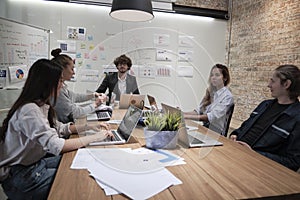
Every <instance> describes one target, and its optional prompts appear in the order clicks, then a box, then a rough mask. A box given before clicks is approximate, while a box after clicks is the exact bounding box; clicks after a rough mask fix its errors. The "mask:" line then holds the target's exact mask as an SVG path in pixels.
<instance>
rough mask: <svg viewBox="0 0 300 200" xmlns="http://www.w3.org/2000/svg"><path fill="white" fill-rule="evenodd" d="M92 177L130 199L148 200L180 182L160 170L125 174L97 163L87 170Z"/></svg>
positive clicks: (163, 169)
mask: <svg viewBox="0 0 300 200" xmlns="http://www.w3.org/2000/svg"><path fill="white" fill-rule="evenodd" d="M88 170H89V171H90V173H91V175H92V176H93V177H95V178H96V179H99V180H101V182H103V183H105V184H106V185H108V186H110V187H112V188H113V189H115V190H117V191H119V192H121V193H123V194H125V195H126V196H128V197H130V198H132V199H148V198H150V197H152V196H154V195H156V194H158V193H159V192H161V191H163V190H165V189H167V188H168V187H170V186H172V185H178V184H181V183H182V182H181V181H180V180H179V179H177V178H176V177H175V176H174V175H173V174H171V173H170V172H169V171H168V170H167V169H165V168H162V169H160V170H157V171H152V172H148V173H125V172H121V171H117V170H114V169H112V168H109V167H107V166H105V165H103V164H102V163H100V162H98V163H95V164H94V165H91V166H89V169H88Z"/></svg>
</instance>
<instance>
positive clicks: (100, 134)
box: [93, 130, 114, 141]
mask: <svg viewBox="0 0 300 200" xmlns="http://www.w3.org/2000/svg"><path fill="white" fill-rule="evenodd" d="M93 137H94V141H102V140H105V139H106V138H113V137H114V135H113V134H112V132H111V131H107V130H105V131H99V132H97V133H96V134H95V135H93Z"/></svg>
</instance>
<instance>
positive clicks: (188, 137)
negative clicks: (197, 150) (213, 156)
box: [161, 103, 223, 147]
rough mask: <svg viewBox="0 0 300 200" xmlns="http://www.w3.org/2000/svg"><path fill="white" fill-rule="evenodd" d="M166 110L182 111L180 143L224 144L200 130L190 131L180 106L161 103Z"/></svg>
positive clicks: (189, 144) (193, 144) (189, 145)
mask: <svg viewBox="0 0 300 200" xmlns="http://www.w3.org/2000/svg"><path fill="white" fill-rule="evenodd" d="M161 106H162V108H163V111H164V112H170V113H174V112H177V113H180V114H181V116H182V118H181V119H182V127H181V128H180V129H179V137H178V140H179V143H181V144H182V145H184V146H187V147H209V146H220V145H223V143H222V142H219V141H218V140H216V139H214V138H212V137H209V136H208V135H205V134H203V133H201V132H199V131H195V130H192V131H188V130H187V128H186V125H185V120H184V116H183V113H182V111H181V110H180V109H179V108H174V107H172V106H169V105H166V104H163V103H162V104H161Z"/></svg>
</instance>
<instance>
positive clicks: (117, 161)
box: [71, 148, 185, 199]
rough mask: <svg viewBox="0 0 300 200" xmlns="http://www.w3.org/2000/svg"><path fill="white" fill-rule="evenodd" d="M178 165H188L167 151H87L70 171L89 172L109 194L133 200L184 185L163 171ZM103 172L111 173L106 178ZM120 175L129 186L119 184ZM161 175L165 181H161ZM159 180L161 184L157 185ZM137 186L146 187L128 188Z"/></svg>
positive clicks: (102, 149)
mask: <svg viewBox="0 0 300 200" xmlns="http://www.w3.org/2000/svg"><path fill="white" fill-rule="evenodd" d="M178 164H185V162H184V160H183V158H180V157H179V156H177V155H174V154H172V153H170V152H169V151H167V150H155V151H153V150H149V149H146V148H139V149H134V150H132V149H131V148H84V149H79V150H78V151H77V153H76V155H75V157H74V160H73V162H72V165H71V169H88V170H89V171H90V175H91V176H93V177H94V178H95V180H96V182H97V184H98V185H99V186H100V187H101V188H102V189H103V190H104V191H105V194H106V195H114V194H119V193H124V194H126V195H127V196H129V197H130V198H133V197H134V199H140V197H143V198H141V199H144V197H145V198H149V197H151V196H153V195H155V194H157V193H159V192H160V191H162V190H164V189H166V188H167V187H169V186H171V185H175V184H181V181H180V180H179V179H177V178H176V177H175V176H173V175H172V174H171V173H170V172H169V171H168V170H166V169H165V168H164V166H173V165H178ZM103 173H109V176H104V175H103ZM119 174H120V176H121V177H122V179H124V178H126V179H127V181H128V183H127V184H125V183H126V182H122V181H121V182H120V180H119V178H118V176H119ZM161 176H163V177H164V179H165V180H164V181H162V182H161V180H160V179H161ZM151 177H152V178H151ZM144 178H146V179H144ZM144 180H147V183H143V181H144ZM156 181H157V182H160V183H159V184H158V185H157V183H156ZM136 184H137V185H139V186H140V184H143V187H144V190H143V191H136V189H133V190H132V189H130V188H129V189H127V188H126V185H129V186H132V187H133V188H135V185H136ZM151 184H153V185H155V186H152V185H151ZM141 187H142V186H141ZM143 187H142V188H143ZM149 188H151V189H149ZM139 190H140V189H139ZM145 195H148V197H147V196H145Z"/></svg>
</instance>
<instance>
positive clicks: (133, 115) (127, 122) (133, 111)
mask: <svg viewBox="0 0 300 200" xmlns="http://www.w3.org/2000/svg"><path fill="white" fill-rule="evenodd" d="M141 115H142V110H141V109H139V108H137V107H135V106H133V105H130V106H129V108H128V109H127V112H126V114H125V115H124V117H123V119H122V121H121V123H120V125H119V127H118V129H117V130H112V131H111V132H112V133H113V134H114V138H113V140H112V139H110V138H107V139H105V140H103V141H99V142H92V143H90V145H110V144H124V143H127V142H128V141H129V139H130V137H131V134H132V131H133V129H134V128H135V127H136V125H137V123H138V121H139V119H140V117H141Z"/></svg>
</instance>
